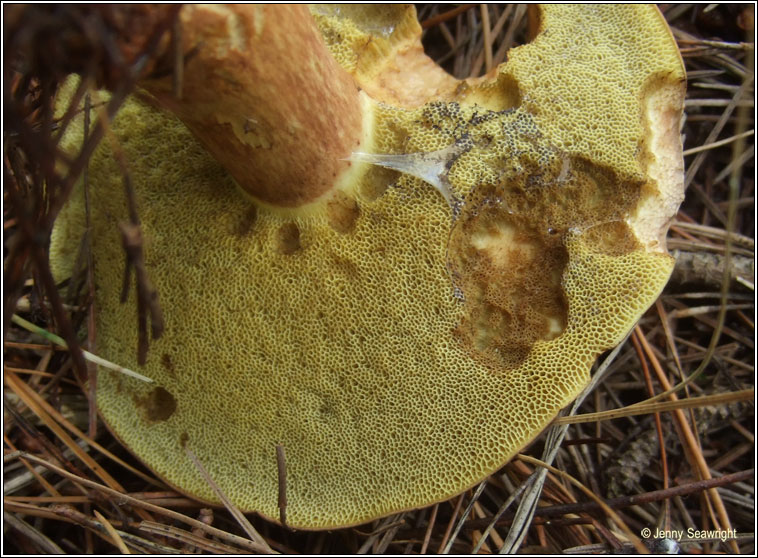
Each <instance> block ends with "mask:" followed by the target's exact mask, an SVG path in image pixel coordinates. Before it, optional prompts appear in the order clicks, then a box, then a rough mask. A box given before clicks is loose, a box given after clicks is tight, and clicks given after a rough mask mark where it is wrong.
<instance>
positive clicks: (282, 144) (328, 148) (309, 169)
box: [140, 5, 361, 207]
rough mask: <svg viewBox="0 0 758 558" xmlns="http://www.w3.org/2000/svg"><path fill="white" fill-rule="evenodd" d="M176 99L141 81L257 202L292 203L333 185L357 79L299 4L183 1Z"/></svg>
mask: <svg viewBox="0 0 758 558" xmlns="http://www.w3.org/2000/svg"><path fill="white" fill-rule="evenodd" d="M179 18H180V21H181V25H182V31H181V34H182V43H183V50H184V60H185V67H184V72H183V78H182V93H181V98H177V96H176V95H175V94H174V89H175V86H174V84H173V82H172V79H171V76H166V77H164V78H161V79H152V80H149V81H145V82H142V83H141V84H140V85H142V86H143V87H144V88H145V89H147V90H148V92H149V93H151V94H152V95H153V96H154V97H155V98H156V99H157V100H158V102H159V103H160V104H161V105H163V106H164V107H166V108H168V109H169V110H171V111H172V112H173V113H174V114H176V115H177V116H178V117H179V118H180V119H181V120H182V121H183V122H184V123H185V124H186V125H187V127H188V128H189V129H190V130H191V131H192V132H193V134H194V135H195V136H196V137H197V138H198V140H199V141H200V142H201V143H202V144H203V145H204V146H205V148H206V149H207V150H208V151H209V152H210V153H211V154H212V155H213V156H214V157H215V158H216V159H217V160H218V161H219V162H220V163H221V164H222V165H224V167H225V168H226V169H227V170H228V171H229V172H230V173H231V175H232V176H233V177H234V178H235V180H236V181H237V183H238V184H239V185H240V186H241V187H242V188H243V189H244V190H246V191H247V192H248V193H249V194H251V195H252V196H254V197H255V198H257V199H258V200H261V201H264V202H267V203H270V204H273V205H277V206H283V207H296V206H299V205H302V204H304V203H307V202H310V201H313V200H315V199H317V198H318V197H319V196H321V195H322V194H324V193H325V192H327V191H329V190H330V189H331V188H332V186H333V184H334V181H335V179H336V177H337V176H338V174H339V173H340V172H341V171H342V170H343V169H344V168H346V167H347V165H348V164H347V163H346V162H344V161H341V159H343V158H345V157H348V156H349V155H350V153H351V152H352V151H353V150H355V148H356V147H357V146H358V143H359V139H360V133H361V109H360V102H359V97H358V88H357V86H356V85H355V83H354V81H353V78H352V77H351V76H350V75H349V74H348V73H347V72H346V71H345V70H343V69H342V68H341V67H340V66H339V65H338V64H337V63H336V62H335V60H334V59H333V58H332V56H331V54H330V53H329V51H328V50H327V49H326V46H325V45H324V42H323V41H322V39H321V36H320V34H319V32H318V30H317V28H316V26H315V23H314V21H313V18H312V16H311V15H310V12H309V11H308V8H307V7H306V6H304V5H211V6H200V5H188V6H184V7H183V8H182V10H181V12H180V15H179Z"/></svg>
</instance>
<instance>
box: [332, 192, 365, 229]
mask: <svg viewBox="0 0 758 558" xmlns="http://www.w3.org/2000/svg"><path fill="white" fill-rule="evenodd" d="M360 213H361V210H360V207H358V203H357V202H356V201H355V200H354V199H353V198H351V197H350V196H348V195H347V194H345V193H344V192H340V191H337V192H335V194H334V196H333V197H332V199H331V200H329V201H328V202H327V204H326V214H327V217H328V218H329V226H330V227H332V228H333V229H334V230H335V231H337V232H338V233H342V234H346V233H349V232H350V231H352V230H353V228H354V227H355V221H356V220H357V219H358V216H359V215H360Z"/></svg>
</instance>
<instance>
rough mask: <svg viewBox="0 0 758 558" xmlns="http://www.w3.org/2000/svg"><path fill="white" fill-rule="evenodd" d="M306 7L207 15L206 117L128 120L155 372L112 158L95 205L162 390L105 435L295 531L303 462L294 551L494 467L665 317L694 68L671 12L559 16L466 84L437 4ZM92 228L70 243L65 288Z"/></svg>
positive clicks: (105, 288) (441, 494)
mask: <svg viewBox="0 0 758 558" xmlns="http://www.w3.org/2000/svg"><path fill="white" fill-rule="evenodd" d="M308 10H309V9H308V8H306V7H305V6H287V7H285V6H249V5H248V6H218V5H214V6H199V5H198V6H187V7H184V8H183V9H182V11H181V13H180V20H181V22H182V25H183V34H182V35H183V40H184V51H185V52H186V53H187V55H186V67H185V72H184V75H185V80H184V86H183V92H182V97H181V99H179V98H176V97H175V96H174V94H173V93H172V91H171V84H170V78H166V79H163V80H161V79H154V80H148V81H145V82H143V83H141V86H142V87H143V88H144V91H145V93H144V95H143V97H145V96H150V97H151V98H152V99H153V100H154V101H155V103H156V104H159V105H162V106H164V107H168V108H169V109H170V110H171V111H172V112H173V115H172V114H169V113H168V112H166V111H164V110H161V109H157V108H154V107H152V106H149V105H148V104H145V103H144V102H141V101H139V100H137V99H134V100H132V101H130V102H129V103H128V104H127V105H126V106H125V108H124V109H123V110H122V111H121V112H120V113H119V114H118V116H117V118H116V119H115V122H114V123H113V129H114V131H115V132H116V134H117V136H118V138H119V139H120V144H121V148H122V149H123V152H124V153H125V155H126V157H127V159H128V162H129V166H130V169H131V176H132V179H133V181H134V186H135V188H136V192H137V197H138V204H139V212H140V219H141V222H142V230H143V235H144V240H145V246H144V249H145V254H146V264H147V269H148V272H149V274H150V276H151V278H152V280H153V282H154V283H155V285H156V287H157V289H158V291H159V293H160V300H161V304H162V307H163V311H164V314H165V322H166V327H165V333H164V335H163V337H162V338H160V339H159V340H157V341H155V342H154V343H153V344H152V346H151V349H150V353H149V355H148V359H147V363H146V364H145V365H144V366H138V364H137V362H136V359H135V347H136V344H137V339H136V336H137V333H136V331H135V329H136V328H135V327H134V318H133V313H134V306H133V305H132V304H120V303H119V291H120V289H121V283H122V273H123V257H124V256H123V254H122V248H121V243H120V242H119V236H118V231H117V226H116V225H117V223H118V222H119V221H120V220H124V219H126V208H125V205H126V204H125V201H124V194H123V192H122V184H121V173H120V171H119V169H118V167H117V165H116V163H115V162H114V161H113V157H112V156H111V155H110V154H109V151H108V150H107V149H106V148H102V149H101V150H100V151H99V152H98V153H97V154H96V156H95V157H94V158H93V160H92V162H91V165H90V179H89V180H90V184H91V185H92V186H91V188H92V192H91V198H92V199H91V204H92V207H93V213H92V227H93V235H92V239H93V251H94V260H95V278H96V285H97V298H96V309H97V328H98V332H99V333H98V351H99V353H100V354H101V355H102V356H104V357H106V358H108V359H110V360H113V361H116V362H118V363H119V364H121V365H124V366H128V367H130V368H134V369H136V370H138V371H140V372H141V373H143V374H145V375H147V376H149V377H151V378H152V379H153V380H154V383H153V384H147V383H143V382H140V381H138V380H134V379H132V378H128V377H122V376H118V375H115V374H111V373H110V372H107V371H103V372H101V373H100V376H99V379H98V384H97V398H98V405H99V408H100V411H101V413H102V416H103V418H104V419H105V421H106V422H107V424H108V425H109V426H110V428H111V429H112V430H113V431H114V432H115V433H116V435H117V436H118V437H119V438H120V439H121V440H123V442H124V443H125V444H126V446H128V447H129V448H131V450H132V451H134V452H135V453H136V454H137V455H138V456H139V457H140V458H141V459H142V460H144V462H145V463H146V464H147V465H149V466H150V467H151V468H152V469H153V470H154V471H155V472H156V473H157V474H158V475H160V476H161V477H163V478H164V479H165V480H166V481H167V482H168V483H170V484H171V485H173V486H175V487H177V488H178V489H180V490H182V491H183V492H185V493H188V494H190V495H192V496H194V497H196V498H199V499H201V500H205V501H209V502H213V501H215V496H214V494H213V492H212V491H211V488H209V486H208V485H207V483H206V482H205V480H204V479H203V477H202V476H201V474H200V473H199V472H198V470H197V468H196V467H195V466H193V465H192V463H191V462H190V460H189V459H188V457H187V455H186V453H185V447H186V448H190V449H191V451H192V452H193V453H194V454H195V455H197V456H198V458H199V460H200V462H201V463H203V465H204V466H205V468H206V469H207V470H208V472H209V474H210V475H211V477H212V478H213V479H214V481H215V482H216V483H217V484H218V485H219V487H220V488H221V490H222V491H223V492H224V493H226V494H227V495H228V496H229V497H230V499H231V500H232V501H233V502H234V503H235V504H236V505H237V506H238V507H239V508H241V509H243V510H246V511H256V512H258V513H260V514H261V515H263V516H265V517H268V518H271V519H273V520H275V519H276V518H278V516H279V513H278V509H277V506H278V489H279V486H278V476H277V460H276V447H277V446H278V445H281V446H283V447H284V448H285V449H286V468H287V481H286V482H287V484H286V492H287V520H288V523H289V525H291V526H293V527H297V528H305V529H325V528H333V527H338V526H347V525H353V524H357V523H361V522H365V521H368V520H370V519H373V518H376V517H379V516H383V515H386V514H390V513H393V512H397V511H400V510H406V509H411V508H416V507H421V506H424V505H428V504H430V503H433V502H437V501H441V500H443V499H446V498H449V497H451V496H453V495H455V494H457V493H460V492H461V491H463V490H465V489H467V488H469V487H471V486H472V485H474V484H475V483H477V482H479V481H481V480H482V479H483V478H485V477H486V476H487V475H489V474H491V473H492V472H494V471H495V470H497V469H498V468H499V467H501V466H502V465H503V464H504V463H506V462H507V461H508V460H509V459H510V458H511V457H512V456H513V455H514V454H515V453H516V452H517V451H519V450H520V449H521V448H523V447H524V446H525V445H526V444H527V443H529V442H530V441H531V440H532V439H533V438H534V437H535V436H536V435H537V434H538V433H539V432H540V431H541V430H542V429H543V428H544V427H545V426H546V425H547V424H548V423H549V422H550V421H551V420H552V419H553V417H555V415H556V414H557V413H558V411H559V410H560V409H561V408H562V407H563V406H565V405H566V404H567V403H569V402H570V401H571V400H572V399H573V398H574V397H575V396H576V395H577V394H578V393H579V391H580V390H581V389H582V388H583V387H584V386H585V385H586V384H587V382H588V379H589V370H590V367H591V365H592V364H593V362H594V360H595V359H596V357H597V356H598V355H599V354H600V353H601V352H603V351H605V350H607V349H609V348H611V347H613V346H614V345H616V344H617V343H619V342H620V341H621V340H622V339H623V337H624V335H625V334H626V333H627V332H628V331H629V329H630V328H631V327H632V326H633V325H634V323H635V322H636V320H637V319H638V318H639V317H640V315H641V314H642V313H643V312H644V311H645V310H646V309H647V307H648V306H649V305H650V304H651V303H652V302H653V301H654V300H655V298H656V297H657V296H658V294H659V293H660V291H661V289H662V288H663V286H664V284H665V283H666V281H667V279H668V277H669V274H670V273H671V270H672V267H673V261H672V258H671V257H670V256H668V254H667V252H666V248H665V234H666V231H667V226H668V223H669V220H670V219H671V217H672V216H673V215H674V213H675V212H676V210H677V207H678V205H679V203H680V201H681V199H682V195H683V187H682V184H683V178H682V154H681V144H680V137H679V124H680V117H681V112H682V106H683V96H684V69H683V66H682V61H681V59H680V56H679V54H678V50H677V47H676V44H675V43H674V40H673V39H672V36H671V34H670V32H669V30H668V27H667V25H666V22H665V21H664V19H663V18H662V16H661V14H660V13H659V12H658V10H657V9H656V8H655V7H652V6H644V5H565V4H561V5H548V6H542V7H535V8H533V13H532V14H531V15H532V16H533V18H534V19H533V21H534V23H535V29H536V34H535V36H534V38H533V40H532V41H531V42H529V43H528V44H525V45H523V46H520V47H518V48H515V49H513V50H512V51H511V52H510V53H509V54H508V61H507V63H504V64H502V65H501V66H500V67H498V68H496V69H494V70H493V71H492V72H490V73H489V74H488V75H487V76H485V77H483V78H481V79H474V80H463V81H459V80H456V79H453V78H452V77H450V76H449V75H447V74H445V73H444V72H443V71H442V70H441V69H440V68H439V67H437V66H436V65H435V64H434V63H433V62H432V61H431V60H430V59H429V58H427V57H426V56H425V55H424V54H423V51H422V47H421V44H420V40H419V37H420V27H419V25H418V23H417V21H416V17H415V11H414V9H413V8H412V7H404V6H396V5H392V6H376V5H370V6H358V5H343V6H337V7H330V6H314V7H311V8H310V12H309V11H308ZM175 115H176V116H175ZM177 116H178V117H177ZM67 141H68V142H69V143H71V142H74V143H76V142H77V141H80V140H78V139H77V138H76V137H75V134H72V135H71V136H70V137H68V138H67ZM208 152H210V153H211V154H212V155H213V156H211V155H209V154H208ZM219 162H220V163H221V164H219ZM83 215H84V213H83V202H82V201H81V200H80V199H79V198H74V199H72V200H71V202H70V203H69V204H68V206H67V207H66V208H65V210H64V211H63V212H62V214H61V215H60V218H59V220H58V223H57V227H56V230H55V234H54V236H53V239H52V248H51V254H52V261H53V263H54V265H55V268H56V270H57V273H58V275H59V276H61V277H62V276H65V275H66V273H67V269H69V268H70V265H71V264H70V262H71V261H72V260H73V258H72V254H71V252H72V250H73V249H74V248H75V247H76V246H77V245H78V239H79V238H80V235H81V232H82V224H83V221H84V217H83Z"/></svg>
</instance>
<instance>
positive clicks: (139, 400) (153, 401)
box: [134, 386, 176, 422]
mask: <svg viewBox="0 0 758 558" xmlns="http://www.w3.org/2000/svg"><path fill="white" fill-rule="evenodd" d="M134 402H135V404H136V405H137V406H138V407H142V408H143V409H144V410H145V413H146V416H147V420H148V421H150V422H162V421H164V420H168V419H169V418H171V415H173V414H174V412H175V411H176V398H175V397H174V396H173V395H171V392H169V391H168V390H167V389H165V388H162V387H160V386H158V387H156V388H154V389H152V390H151V391H150V393H148V394H147V395H146V396H145V397H137V396H134Z"/></svg>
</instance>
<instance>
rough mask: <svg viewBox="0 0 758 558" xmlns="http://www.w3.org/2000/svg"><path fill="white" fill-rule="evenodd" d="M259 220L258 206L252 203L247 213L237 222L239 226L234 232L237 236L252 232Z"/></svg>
mask: <svg viewBox="0 0 758 558" xmlns="http://www.w3.org/2000/svg"><path fill="white" fill-rule="evenodd" d="M257 220H258V208H257V207H256V206H254V205H251V206H250V207H249V208H248V209H247V211H245V214H244V215H243V216H242V218H241V219H240V220H239V222H238V223H237V227H236V229H235V231H234V234H236V235H237V236H247V235H248V234H250V231H251V230H252V229H253V225H255V222H256V221H257Z"/></svg>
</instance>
